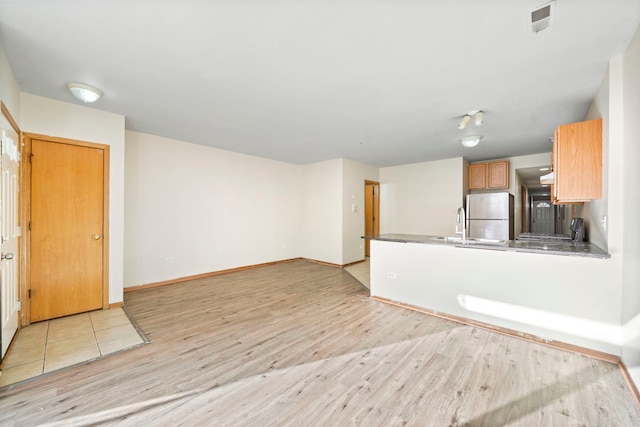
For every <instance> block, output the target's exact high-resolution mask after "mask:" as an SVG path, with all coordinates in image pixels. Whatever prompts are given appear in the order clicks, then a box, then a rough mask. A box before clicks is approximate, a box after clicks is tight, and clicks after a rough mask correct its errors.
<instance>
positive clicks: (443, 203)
mask: <svg viewBox="0 0 640 427" xmlns="http://www.w3.org/2000/svg"><path fill="white" fill-rule="evenodd" d="M464 165H465V161H464V159H463V158H462V157H457V158H453V159H447V160H438V161H433V162H424V163H414V164H409V165H402V166H392V167H386V168H381V169H380V233H404V234H426V235H441V236H452V235H454V232H455V224H456V212H457V210H458V208H459V207H460V206H462V205H463V202H464V183H463V177H464Z"/></svg>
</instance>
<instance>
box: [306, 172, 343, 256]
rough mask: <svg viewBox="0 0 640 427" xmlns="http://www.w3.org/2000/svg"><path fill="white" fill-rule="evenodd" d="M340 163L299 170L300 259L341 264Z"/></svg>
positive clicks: (341, 208) (341, 200)
mask: <svg viewBox="0 0 640 427" xmlns="http://www.w3.org/2000/svg"><path fill="white" fill-rule="evenodd" d="M342 180H343V160H342V159H334V160H327V161H324V162H318V163H312V164H308V165H304V166H302V180H301V182H302V190H301V192H302V196H301V198H300V201H301V202H300V203H301V205H302V233H301V240H300V245H301V248H302V250H301V252H300V255H299V256H302V257H303V258H308V259H314V260H318V261H323V262H328V263H331V264H339V265H340V264H342V229H343V225H342V220H343V218H342V213H343V209H346V208H343V206H344V201H343V197H342V191H343V190H342Z"/></svg>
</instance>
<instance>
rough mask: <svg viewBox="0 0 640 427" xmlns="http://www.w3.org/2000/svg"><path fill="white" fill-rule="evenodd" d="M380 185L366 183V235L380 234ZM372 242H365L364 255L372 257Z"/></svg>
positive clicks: (371, 182)
mask: <svg viewBox="0 0 640 427" xmlns="http://www.w3.org/2000/svg"><path fill="white" fill-rule="evenodd" d="M379 217H380V184H379V183H377V182H373V181H365V183H364V234H365V236H374V235H377V234H380V219H379ZM370 242H371V241H370V240H369V239H365V241H364V255H365V256H370V255H371V253H370Z"/></svg>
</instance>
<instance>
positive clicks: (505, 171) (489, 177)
mask: <svg viewBox="0 0 640 427" xmlns="http://www.w3.org/2000/svg"><path fill="white" fill-rule="evenodd" d="M498 188H509V160H496V161H493V162H484V163H472V164H470V165H469V190H493V189H498Z"/></svg>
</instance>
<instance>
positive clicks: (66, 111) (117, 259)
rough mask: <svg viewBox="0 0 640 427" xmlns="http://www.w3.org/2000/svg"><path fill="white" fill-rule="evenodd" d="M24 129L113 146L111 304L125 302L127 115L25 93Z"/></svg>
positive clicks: (23, 105) (110, 240) (111, 152)
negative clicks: (123, 254)
mask: <svg viewBox="0 0 640 427" xmlns="http://www.w3.org/2000/svg"><path fill="white" fill-rule="evenodd" d="M20 127H21V130H22V131H23V132H27V133H36V134H43V135H52V136H56V137H60V138H68V139H75V140H80V141H87V142H94V143H99V144H105V145H109V146H110V149H109V151H110V168H109V303H112V304H113V303H118V302H122V300H123V295H122V288H123V257H122V251H123V246H124V242H123V239H124V116H121V115H119V114H113V113H106V112H104V111H99V110H95V109H93V108H89V107H85V106H81V105H76V104H70V103H66V102H61V101H56V100H53V99H49V98H42V97H39V96H35V95H31V94H28V93H22V94H21V97H20Z"/></svg>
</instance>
